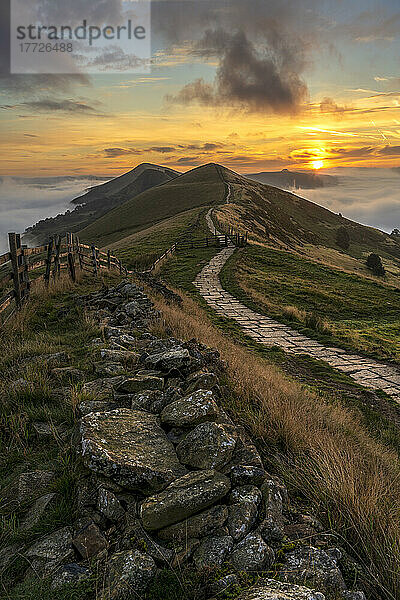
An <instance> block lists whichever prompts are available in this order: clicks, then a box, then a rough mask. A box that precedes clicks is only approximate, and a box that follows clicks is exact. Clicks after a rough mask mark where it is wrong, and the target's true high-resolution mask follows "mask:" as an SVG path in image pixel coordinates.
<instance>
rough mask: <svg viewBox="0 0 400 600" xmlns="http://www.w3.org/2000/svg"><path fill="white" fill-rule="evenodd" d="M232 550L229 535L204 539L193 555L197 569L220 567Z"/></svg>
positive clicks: (231, 540)
mask: <svg viewBox="0 0 400 600" xmlns="http://www.w3.org/2000/svg"><path fill="white" fill-rule="evenodd" d="M232 548H233V539H232V538H231V537H230V536H229V535H225V536H221V537H209V538H206V539H205V540H204V541H203V542H202V543H201V544H200V546H199V547H198V548H197V550H196V551H195V553H194V554H193V560H194V563H195V565H196V568H197V569H199V570H200V569H212V568H215V567H220V566H221V565H222V564H223V563H224V561H225V558H226V557H227V555H228V554H229V552H231V550H232Z"/></svg>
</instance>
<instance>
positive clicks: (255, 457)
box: [227, 433, 263, 485]
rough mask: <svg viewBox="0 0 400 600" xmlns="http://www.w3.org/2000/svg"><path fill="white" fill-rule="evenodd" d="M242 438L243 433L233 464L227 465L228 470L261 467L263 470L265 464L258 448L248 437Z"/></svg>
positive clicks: (237, 445)
mask: <svg viewBox="0 0 400 600" xmlns="http://www.w3.org/2000/svg"><path fill="white" fill-rule="evenodd" d="M242 436H243V433H242V435H241V438H240V439H239V440H238V443H237V444H236V449H235V452H234V454H233V457H232V460H231V462H230V463H229V465H227V469H228V468H229V470H231V468H232V467H235V466H247V467H259V468H260V469H262V468H263V463H262V460H261V456H260V454H259V453H258V450H257V448H256V447H255V446H254V444H253V443H252V442H251V441H250V440H248V439H247V437H246V436H244V438H243V437H242ZM255 485H256V484H255Z"/></svg>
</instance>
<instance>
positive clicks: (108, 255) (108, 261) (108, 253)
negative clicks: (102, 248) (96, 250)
mask: <svg viewBox="0 0 400 600" xmlns="http://www.w3.org/2000/svg"><path fill="white" fill-rule="evenodd" d="M107 268H108V270H109V271H111V250H107Z"/></svg>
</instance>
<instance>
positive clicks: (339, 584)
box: [279, 546, 346, 594]
mask: <svg viewBox="0 0 400 600" xmlns="http://www.w3.org/2000/svg"><path fill="white" fill-rule="evenodd" d="M340 555H341V553H340V551H339V550H338V549H336V548H334V549H329V550H321V549H320V548H314V547H313V546H299V547H298V548H296V549H295V550H293V552H290V553H288V554H286V555H285V564H284V566H283V567H282V570H281V572H280V573H279V575H280V577H281V579H282V580H283V581H287V582H295V581H297V582H299V581H301V582H302V583H304V584H306V585H309V584H310V585H314V586H316V587H318V588H322V589H323V590H324V591H327V592H330V593H334V594H338V593H341V592H344V591H346V585H345V582H344V579H343V576H342V574H341V572H340V569H339V567H338V563H337V561H338V558H339V557H340Z"/></svg>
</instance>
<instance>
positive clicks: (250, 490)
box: [229, 485, 262, 505]
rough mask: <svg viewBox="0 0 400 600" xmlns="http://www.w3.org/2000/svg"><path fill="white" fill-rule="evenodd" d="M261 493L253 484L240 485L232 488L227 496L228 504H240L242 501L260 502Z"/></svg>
mask: <svg viewBox="0 0 400 600" xmlns="http://www.w3.org/2000/svg"><path fill="white" fill-rule="evenodd" d="M261 499H262V493H261V491H260V490H259V489H258V487H256V486H255V485H242V486H240V487H237V488H234V489H233V490H232V491H231V493H230V496H229V504H240V503H242V502H253V504H256V505H258V504H260V502H261Z"/></svg>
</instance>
